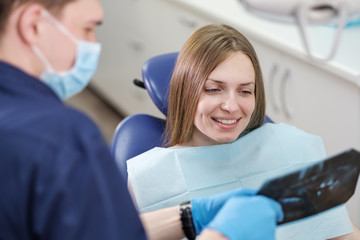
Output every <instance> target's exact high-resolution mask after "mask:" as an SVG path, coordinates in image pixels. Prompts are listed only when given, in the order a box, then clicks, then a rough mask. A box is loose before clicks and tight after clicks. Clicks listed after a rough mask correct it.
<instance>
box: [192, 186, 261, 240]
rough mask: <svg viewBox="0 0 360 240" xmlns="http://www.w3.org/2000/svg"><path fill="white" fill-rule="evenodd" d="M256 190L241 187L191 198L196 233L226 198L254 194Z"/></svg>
mask: <svg viewBox="0 0 360 240" xmlns="http://www.w3.org/2000/svg"><path fill="white" fill-rule="evenodd" d="M256 193H257V191H256V190H253V189H248V188H241V189H236V190H232V191H228V192H225V193H220V194H217V195H214V196H211V197H208V198H194V199H193V200H191V208H192V217H193V222H194V226H195V230H196V234H197V235H198V234H200V232H201V231H202V230H203V228H204V227H205V226H206V225H207V224H209V223H210V222H211V221H212V220H213V218H214V217H215V215H216V214H217V213H218V211H219V210H220V209H221V208H222V206H223V205H224V204H225V202H226V201H227V200H229V199H230V198H231V197H236V196H238V197H239V196H254V195H255V194H256Z"/></svg>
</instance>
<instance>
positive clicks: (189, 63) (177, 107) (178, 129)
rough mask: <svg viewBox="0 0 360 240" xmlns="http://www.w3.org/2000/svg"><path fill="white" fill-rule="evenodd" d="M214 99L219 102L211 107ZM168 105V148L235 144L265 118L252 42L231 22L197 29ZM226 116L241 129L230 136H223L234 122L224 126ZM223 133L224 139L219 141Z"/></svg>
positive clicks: (177, 68) (179, 63) (180, 59)
mask: <svg viewBox="0 0 360 240" xmlns="http://www.w3.org/2000/svg"><path fill="white" fill-rule="evenodd" d="M211 80H212V81H211ZM210 84H211V85H210ZM249 84H251V85H252V88H249V86H250V85H249ZM209 85H210V86H209ZM209 87H210V88H209ZM213 87H214V88H213ZM249 90H250V91H249ZM209 91H210V92H209ZM245 92H248V93H251V94H248V93H246V94H245ZM245 96H246V97H245ZM245 99H246V101H244V100H245ZM210 102H211V103H212V104H214V103H215V105H212V106H210V105H208V104H207V103H209V104H210ZM204 107H205V108H206V110H205V109H204ZM208 107H209V108H211V107H212V108H213V109H208ZM214 107H215V108H216V109H214ZM168 109H169V110H168V114H167V126H166V128H167V129H166V132H167V138H168V143H169V146H175V145H186V146H202V145H212V144H219V143H225V142H231V141H234V140H235V139H236V138H237V137H238V136H239V135H240V134H241V133H242V132H243V131H244V130H251V129H255V128H257V127H259V126H260V125H261V124H262V123H263V121H264V117H265V93H264V83H263V79H262V74H261V68H260V64H259V61H258V58H257V56H256V53H255V50H254V48H253V47H252V45H251V43H250V42H249V41H248V40H247V39H246V38H245V37H244V36H243V35H242V34H241V33H239V32H238V31H236V30H235V29H233V28H232V27H230V26H226V25H220V26H219V25H208V26H205V27H203V28H200V29H199V30H197V31H196V32H195V33H193V35H191V37H190V38H189V39H188V40H187V41H186V43H185V44H184V47H183V48H182V50H181V52H180V54H179V57H178V60H177V63H176V66H175V69H174V73H173V76H172V79H171V86H170V94H169V107H168ZM200 111H211V112H206V113H205V112H202V113H201V112H200ZM214 119H217V120H220V124H217V123H219V121H216V120H215V121H214ZM222 120H226V121H228V120H230V121H231V120H236V123H234V125H233V126H232V127H233V128H236V131H231V135H232V136H231V137H229V136H226V137H225V138H224V139H221V137H222V135H223V133H224V134H225V135H229V131H226V129H228V130H229V126H228V125H225V124H221V121H222ZM223 122H224V121H223ZM215 126H216V127H215ZM214 127H215V128H214ZM233 128H231V129H230V130H232V129H233ZM210 129H211V130H210ZM221 129H224V130H225V131H221ZM210 131H211V133H210ZM226 132H227V133H226ZM219 133H220V136H219V137H220V138H219V139H214V138H213V137H214V135H218V134H219ZM208 134H211V135H208ZM211 136H212V137H211Z"/></svg>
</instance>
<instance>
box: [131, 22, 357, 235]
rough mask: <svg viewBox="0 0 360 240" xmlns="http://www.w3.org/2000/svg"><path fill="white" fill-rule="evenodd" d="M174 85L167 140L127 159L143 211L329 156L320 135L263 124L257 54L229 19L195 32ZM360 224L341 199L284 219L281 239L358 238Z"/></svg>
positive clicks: (259, 180)
mask: <svg viewBox="0 0 360 240" xmlns="http://www.w3.org/2000/svg"><path fill="white" fill-rule="evenodd" d="M170 84H171V85H170V94H169V106H168V114H167V126H166V133H167V136H166V137H167V141H166V144H165V145H164V147H163V148H154V149H152V150H150V151H148V152H145V153H143V154H141V155H139V156H137V157H135V158H132V159H130V160H129V161H128V162H127V164H128V175H129V189H130V190H131V191H132V193H133V196H134V199H135V201H136V204H137V207H138V210H139V212H140V213H146V212H149V211H154V210H158V209H162V208H165V207H169V206H173V205H177V204H179V203H182V202H184V201H187V200H191V199H193V198H199V197H208V196H212V195H214V194H218V193H221V192H224V191H228V190H231V189H236V188H243V187H245V188H254V189H258V188H259V187H260V186H261V185H262V184H263V183H264V182H265V181H266V180H267V179H270V178H272V177H275V176H279V175H281V174H284V173H287V172H290V171H293V170H295V169H298V168H300V167H304V166H306V165H309V164H312V163H314V162H316V161H319V160H322V159H324V158H325V157H326V153H325V149H324V145H323V143H322V140H321V138H319V137H318V136H314V135H311V134H308V133H306V132H304V131H302V130H299V129H297V128H295V127H292V126H289V125H285V124H273V123H267V124H263V122H264V118H265V92H264V84H263V78H262V73H261V68H260V65H259V61H258V58H257V56H256V53H255V50H254V49H253V47H252V45H251V43H250V42H249V41H248V40H247V39H246V38H245V37H244V36H243V35H242V34H241V33H239V32H238V31H237V30H235V29H233V28H232V27H230V26H226V25H208V26H205V27H202V28H200V29H198V30H197V31H196V32H195V33H193V35H192V36H191V37H190V38H189V39H188V40H187V41H186V43H185V45H184V46H183V48H182V50H181V51H180V53H179V56H178V59H177V62H176V65H175V69H174V73H173V76H172V79H171V83H170ZM259 228H261V226H259ZM354 228H355V230H357V228H356V226H355V225H354V226H353V225H352V222H351V220H350V218H349V216H348V213H347V210H346V208H345V206H344V205H342V206H339V207H336V208H333V209H331V210H328V211H326V212H324V213H321V214H318V215H315V216H312V217H310V218H306V219H302V220H299V221H296V222H292V223H288V224H284V225H281V226H279V227H278V228H277V231H276V239H284V240H285V239H286V240H288V239H299V240H304V239H332V238H336V239H345V238H346V239H356V238H357V237H359V236H355V235H356V233H355V232H357V231H355V232H354Z"/></svg>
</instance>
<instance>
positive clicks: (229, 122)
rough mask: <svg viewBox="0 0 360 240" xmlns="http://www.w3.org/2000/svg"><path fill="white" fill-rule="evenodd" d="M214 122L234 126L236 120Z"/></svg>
mask: <svg viewBox="0 0 360 240" xmlns="http://www.w3.org/2000/svg"><path fill="white" fill-rule="evenodd" d="M215 121H217V122H219V123H222V124H229V125H230V124H234V123H236V121H237V119H234V120H225V119H215Z"/></svg>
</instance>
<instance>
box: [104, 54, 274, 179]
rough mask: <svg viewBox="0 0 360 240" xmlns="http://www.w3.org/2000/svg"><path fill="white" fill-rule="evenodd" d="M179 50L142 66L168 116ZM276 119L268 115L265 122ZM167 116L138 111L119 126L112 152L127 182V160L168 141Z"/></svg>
mask: <svg viewBox="0 0 360 240" xmlns="http://www.w3.org/2000/svg"><path fill="white" fill-rule="evenodd" d="M177 56H178V53H168V54H163V55H159V56H155V57H153V58H150V59H149V60H148V61H146V62H145V64H144V66H143V68H142V75H143V81H144V85H145V88H146V90H147V92H148V93H149V95H150V97H151V99H152V100H153V102H154V103H155V105H156V106H157V108H158V109H159V110H160V111H161V112H162V113H163V114H164V115H165V116H166V115H167V106H168V96H169V92H168V89H169V83H170V79H171V75H172V72H173V69H174V66H175V62H176V59H177ZM266 122H272V121H271V119H269V118H268V117H267V116H266V118H265V121H264V123H266ZM165 123H166V121H165V119H160V118H157V117H154V116H150V115H147V114H135V115H131V116H128V117H126V118H125V119H123V120H122V121H121V122H120V123H119V125H118V126H117V128H116V130H115V133H114V135H113V137H112V141H111V146H110V148H111V153H112V154H113V156H114V157H115V160H116V162H117V163H118V166H119V168H120V172H121V175H122V177H123V178H124V181H127V166H126V161H127V160H128V159H130V158H132V157H135V156H137V155H139V154H141V153H143V152H146V151H147V150H150V149H152V148H154V147H160V146H162V145H163V142H164V135H163V133H164V129H165Z"/></svg>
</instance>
